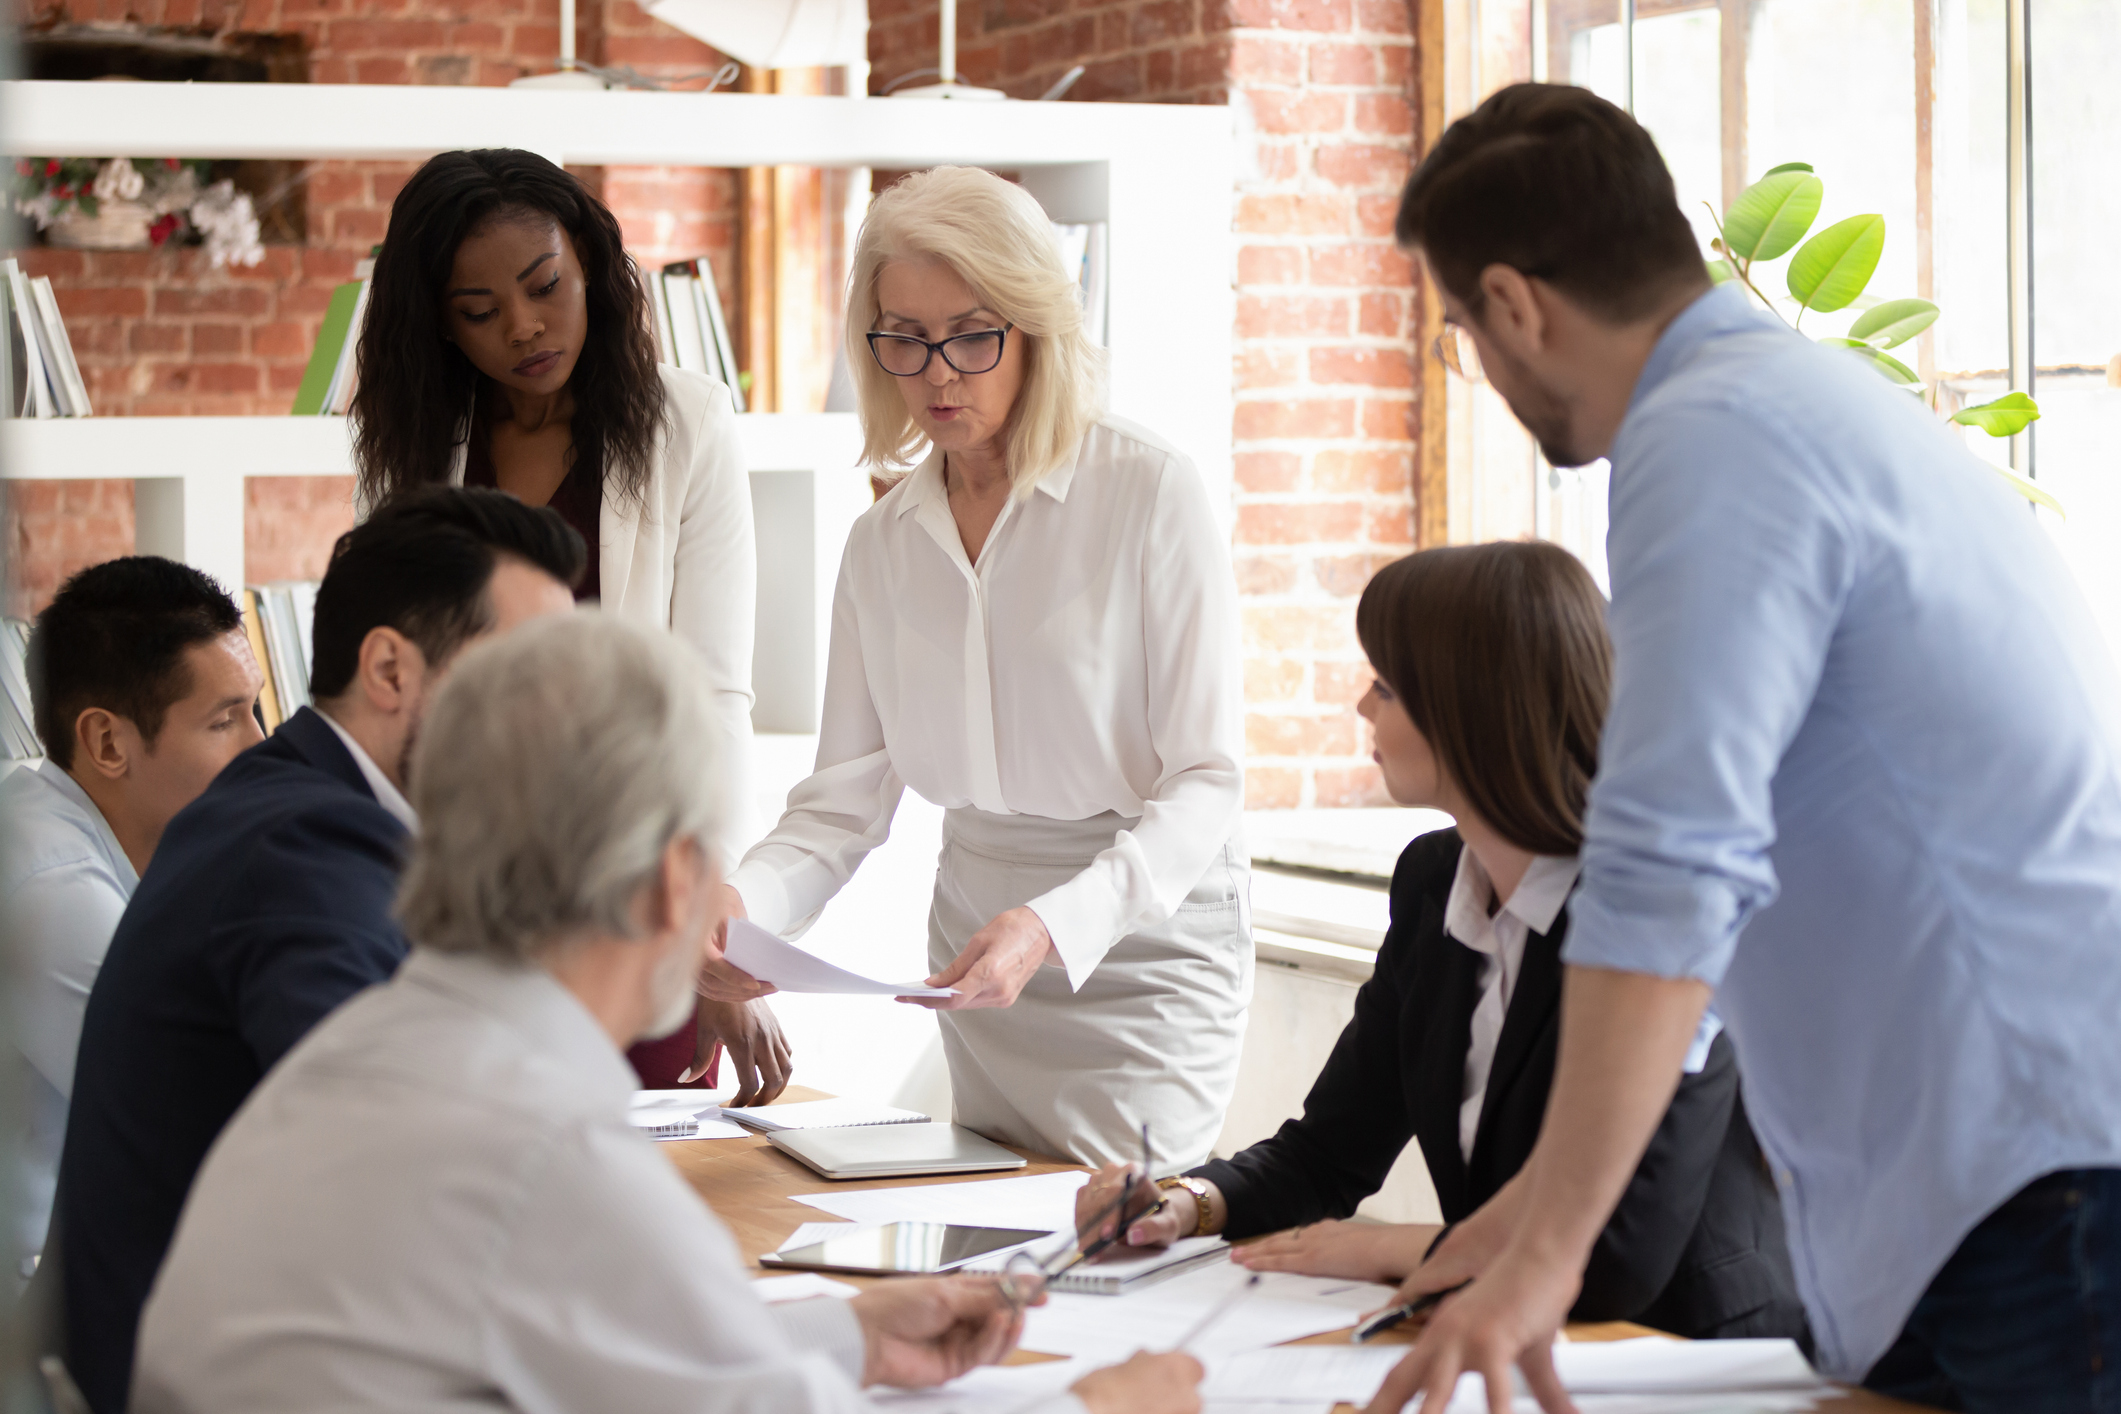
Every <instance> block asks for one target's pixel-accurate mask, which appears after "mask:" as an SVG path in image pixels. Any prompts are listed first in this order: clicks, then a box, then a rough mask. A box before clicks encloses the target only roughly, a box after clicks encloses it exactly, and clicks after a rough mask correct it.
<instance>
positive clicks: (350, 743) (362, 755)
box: [317, 707, 420, 834]
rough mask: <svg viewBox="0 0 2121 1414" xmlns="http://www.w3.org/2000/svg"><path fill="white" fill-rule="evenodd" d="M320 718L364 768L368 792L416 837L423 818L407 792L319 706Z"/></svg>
mask: <svg viewBox="0 0 2121 1414" xmlns="http://www.w3.org/2000/svg"><path fill="white" fill-rule="evenodd" d="M317 715H318V716H319V717H322V718H323V719H324V725H325V726H327V727H330V728H331V730H332V733H333V735H335V736H337V737H338V738H339V744H340V745H342V746H344V747H345V748H346V750H347V751H348V752H349V753H350V754H351V755H352V756H353V761H354V765H356V766H358V767H360V768H361V779H362V780H364V781H366V782H368V793H369V794H370V795H373V796H374V797H375V798H376V804H378V805H380V806H382V807H383V808H384V809H385V810H388V811H389V812H390V813H391V815H392V816H394V817H395V818H396V820H397V822H398V823H399V824H400V825H403V826H404V827H405V828H406V829H407V830H409V831H410V832H412V833H413V834H418V833H419V832H420V817H419V816H417V815H415V814H413V813H412V802H411V801H409V800H407V799H406V798H405V792H403V791H401V790H399V789H398V788H397V786H396V784H395V783H393V782H392V781H391V779H390V777H388V776H386V775H384V774H383V768H382V767H381V766H378V765H377V764H376V763H375V760H374V758H373V757H371V756H370V755H369V754H368V752H367V751H365V750H363V749H362V746H361V743H360V742H358V741H355V740H354V739H353V733H352V732H350V731H348V730H346V728H344V727H342V726H340V725H339V724H338V722H337V721H335V720H333V718H332V715H331V713H329V712H327V711H325V710H324V709H323V708H322V707H319V708H318V709H317Z"/></svg>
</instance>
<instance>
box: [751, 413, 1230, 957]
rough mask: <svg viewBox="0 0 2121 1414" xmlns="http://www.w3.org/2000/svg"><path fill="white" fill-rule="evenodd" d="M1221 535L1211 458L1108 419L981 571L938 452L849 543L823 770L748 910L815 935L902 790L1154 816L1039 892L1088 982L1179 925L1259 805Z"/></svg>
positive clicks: (1008, 517)
mask: <svg viewBox="0 0 2121 1414" xmlns="http://www.w3.org/2000/svg"><path fill="white" fill-rule="evenodd" d="M1225 541H1226V536H1225V534H1224V531H1223V529H1222V527H1221V525H1220V524H1219V523H1218V522H1217V520H1216V517H1215V514H1214V511H1213V509H1212V507H1211V506H1210V505H1209V501H1208V495H1207V488H1206V487H1205V486H1204V485H1203V484H1202V482H1201V479H1200V475H1199V473H1198V472H1197V471H1196V470H1195V469H1194V467H1193V464H1192V463H1191V462H1190V461H1188V460H1187V459H1186V457H1185V456H1184V455H1183V454H1182V453H1180V452H1178V451H1176V450H1174V449H1173V448H1171V447H1170V446H1168V445H1167V444H1165V443H1164V442H1162V441H1160V440H1158V439H1157V438H1156V437H1155V436H1154V435H1153V434H1151V433H1149V432H1147V431H1145V430H1144V429H1142V428H1140V427H1137V426H1135V425H1134V424H1132V423H1129V422H1125V421H1122V420H1120V419H1118V418H1114V417H1106V418H1104V419H1102V420H1101V421H1099V422H1098V423H1096V424H1095V425H1093V426H1092V427H1091V429H1090V431H1089V432H1088V434H1087V435H1086V436H1085V437H1084V439H1083V443H1082V446H1081V447H1080V448H1079V449H1078V450H1077V453H1076V456H1075V459H1074V460H1073V461H1072V462H1070V463H1069V464H1068V465H1066V466H1063V467H1061V468H1060V469H1059V470H1057V471H1055V472H1053V473H1052V474H1051V475H1049V476H1047V477H1046V478H1045V479H1044V480H1043V481H1041V482H1039V483H1038V486H1037V488H1036V489H1035V490H1033V491H1032V492H1031V493H1030V494H1029V495H1028V496H1025V497H1022V498H1017V499H1012V500H1011V501H1010V502H1009V503H1008V505H1007V506H1006V507H1005V508H1004V510H1003V511H1002V514H1001V517H1000V519H998V520H997V521H996V522H995V524H994V528H993V530H992V531H990V532H989V533H988V536H987V540H986V543H985V545H984V546H983V547H982V549H981V552H980V557H979V561H978V563H977V564H974V563H973V562H972V561H971V560H970V559H969V558H968V557H967V556H966V554H965V549H964V545H963V542H962V541H961V539H960V538H959V535H958V530H957V524H956V522H955V521H954V520H953V519H952V517H951V514H950V504H949V496H948V493H947V490H946V488H945V485H944V480H943V464H942V457H941V455H940V454H931V455H930V456H929V458H928V459H927V460H926V461H925V462H923V463H922V464H921V465H920V466H919V467H918V468H917V469H916V470H915V471H914V472H913V473H912V474H911V475H910V476H909V477H907V479H906V480H905V481H904V482H902V483H901V484H900V485H899V486H898V487H897V488H896V489H894V490H893V491H892V492H891V493H890V494H888V495H886V496H885V497H884V498H883V499H882V500H880V501H879V502H878V503H877V504H876V505H874V506H872V507H870V508H869V510H868V511H866V512H865V513H864V514H863V515H862V517H861V519H860V520H859V521H857V522H856V523H855V527H854V531H853V534H852V535H851V536H850V537H849V539H848V541H847V550H846V555H845V557H844V558H843V559H842V561H841V563H840V578H839V588H838V592H837V595H836V597H835V600H834V604H833V617H832V648H831V657H830V663H829V669H828V672H827V674H826V679H825V703H824V712H823V721H822V723H821V726H820V732H819V737H818V754H817V773H816V774H815V775H813V776H811V777H810V779H808V780H806V781H804V782H803V783H802V784H801V785H799V786H797V787H796V788H795V789H794V790H793V791H792V792H790V793H789V797H788V810H787V813H786V814H784V815H783V816H782V817H781V821H780V823H779V825H777V826H776V827H775V828H774V830H773V832H772V833H771V834H769V835H768V836H767V837H766V839H765V840H764V841H762V842H761V843H760V844H759V845H758V846H756V847H755V848H754V849H752V851H751V852H750V853H749V854H748V855H746V856H745V858H744V862H743V864H742V865H741V866H740V867H739V868H738V870H737V872H736V874H735V876H734V877H733V878H732V879H731V882H732V883H733V884H734V885H735V886H736V888H737V891H738V892H739V893H740V894H741V895H743V899H744V907H745V910H746V911H747V912H748V913H749V914H750V915H751V917H752V919H753V920H754V921H756V922H757V923H758V924H759V925H760V926H761V927H764V928H766V929H768V930H769V931H772V932H776V933H782V934H788V933H791V932H793V931H796V930H798V929H800V928H803V927H806V926H808V923H809V922H810V920H811V919H813V918H814V917H815V916H816V915H817V913H818V911H819V910H820V909H821V908H823V907H824V906H825V903H826V901H827V900H828V899H830V898H831V897H832V896H833V894H834V893H836V892H838V890H839V889H840V887H841V886H842V885H844V884H845V883H846V882H847V880H848V878H849V877H850V876H851V875H852V874H853V873H854V870H855V867H856V866H857V865H859V864H860V863H861V861H862V858H863V856H865V855H866V854H867V853H868V852H869V851H870V850H872V849H874V848H875V847H876V846H877V845H878V844H880V843H881V842H882V841H883V839H884V836H885V833H886V832H887V831H888V830H889V828H890V824H891V815H892V812H893V811H894V810H895V809H896V808H897V806H898V800H899V795H900V792H901V791H902V790H903V788H904V787H905V786H911V787H913V789H914V790H916V791H917V792H919V793H920V794H921V795H922V796H924V797H926V798H927V799H929V800H931V801H934V802H935V803H936V804H938V805H941V806H944V807H946V808H954V807H961V806H971V807H974V808H976V809H979V810H982V811H987V812H989V813H993V814H1015V815H1036V816H1043V817H1046V818H1049V819H1055V820H1084V819H1088V818H1090V817H1091V816H1094V815H1098V814H1101V813H1103V812H1106V811H1112V812H1115V813H1117V814H1119V815H1121V816H1124V817H1126V818H1128V819H1134V818H1136V817H1139V819H1140V823H1139V824H1138V825H1136V826H1134V827H1133V828H1132V829H1126V830H1120V831H1117V832H1116V833H1115V838H1114V839H1113V842H1112V845H1111V847H1110V848H1109V849H1106V850H1105V851H1104V852H1103V853H1101V854H1099V855H1098V856H1097V857H1096V858H1095V859H1094V860H1092V861H1091V863H1090V865H1089V867H1087V868H1086V869H1084V870H1083V871H1082V872H1081V873H1080V874H1078V875H1076V876H1075V877H1074V878H1073V879H1070V880H1069V881H1068V882H1066V883H1064V884H1062V885H1061V886H1060V887H1058V888H1056V889H1053V890H1052V891H1050V892H1048V893H1046V894H1043V895H1041V896H1039V897H1038V898H1036V899H1033V900H1031V903H1030V906H1031V908H1032V909H1033V910H1034V911H1036V912H1037V914H1038V916H1039V918H1040V919H1041V920H1042V921H1043V922H1044V923H1045V925H1046V928H1047V930H1048V931H1049V932H1050V933H1051V935H1052V938H1053V945H1054V949H1055V951H1056V952H1058V953H1059V954H1060V958H1061V961H1062V964H1063V965H1064V966H1065V967H1066V968H1067V971H1068V979H1069V981H1070V983H1071V984H1072V985H1074V986H1077V987H1080V986H1081V985H1082V983H1083V980H1084V979H1085V978H1087V977H1088V976H1089V975H1090V973H1091V972H1092V971H1093V970H1094V969H1095V968H1096V967H1097V965H1098V963H1099V962H1100V961H1101V960H1102V959H1103V957H1104V955H1105V953H1106V952H1107V951H1108V950H1109V949H1110V948H1111V946H1112V945H1113V943H1115V942H1117V941H1118V940H1119V939H1120V938H1121V937H1123V936H1125V935H1126V934H1127V933H1128V932H1130V931H1132V930H1134V929H1136V928H1139V927H1144V926H1149V925H1153V924H1155V923H1159V922H1161V921H1163V920H1164V919H1166V918H1169V917H1170V916H1171V914H1172V913H1173V912H1174V911H1175V910H1176V909H1177V907H1178V905H1179V904H1180V903H1181V902H1182V901H1183V900H1184V899H1185V896H1186V894H1187V892H1188V891H1189V890H1190V889H1192V888H1193V886H1194V885H1195V884H1197V883H1198V882H1199V881H1200V878H1201V875H1202V874H1203V873H1205V872H1206V870H1207V867H1208V865H1209V863H1210V862H1211V861H1212V860H1213V859H1214V858H1215V856H1216V854H1217V853H1218V852H1220V851H1221V850H1222V848H1223V846H1224V845H1225V844H1227V843H1228V842H1229V840H1230V838H1231V836H1232V835H1233V834H1234V833H1235V832H1236V830H1237V826H1238V820H1239V812H1240V810H1241V809H1242V806H1243V803H1244V773H1243V769H1242V766H1241V762H1242V759H1243V754H1244V706H1243V694H1242V690H1241V687H1240V682H1239V649H1238V636H1237V596H1236V588H1235V584H1234V583H1233V581H1232V579H1231V573H1230V562H1229V554H1228V550H1227V547H1226V544H1225Z"/></svg>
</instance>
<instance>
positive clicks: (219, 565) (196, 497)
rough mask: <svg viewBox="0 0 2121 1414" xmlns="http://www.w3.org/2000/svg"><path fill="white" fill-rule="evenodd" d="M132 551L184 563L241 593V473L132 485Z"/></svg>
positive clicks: (147, 480) (158, 478)
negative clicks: (161, 556) (165, 557)
mask: <svg viewBox="0 0 2121 1414" xmlns="http://www.w3.org/2000/svg"><path fill="white" fill-rule="evenodd" d="M133 518H134V520H133V549H134V550H135V551H136V552H137V553H139V554H142V555H163V556H167V557H168V558H169V559H172V560H182V561H183V562H184V563H185V564H188V565H190V566H192V567H193V568H195V569H198V570H202V571H204V572H205V573H207V574H209V575H211V576H213V577H214V579H216V580H217V581H219V582H220V585H221V587H222V588H223V589H225V590H227V591H228V592H229V593H230V594H231V595H235V594H240V593H241V592H242V589H243V475H242V473H241V472H239V471H234V470H229V471H223V472H217V473H213V474H204V473H200V472H193V473H192V474H191V475H189V476H156V477H145V476H143V477H138V478H136V479H135V480H134V481H133Z"/></svg>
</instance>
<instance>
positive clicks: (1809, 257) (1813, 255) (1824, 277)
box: [1709, 162, 2063, 515]
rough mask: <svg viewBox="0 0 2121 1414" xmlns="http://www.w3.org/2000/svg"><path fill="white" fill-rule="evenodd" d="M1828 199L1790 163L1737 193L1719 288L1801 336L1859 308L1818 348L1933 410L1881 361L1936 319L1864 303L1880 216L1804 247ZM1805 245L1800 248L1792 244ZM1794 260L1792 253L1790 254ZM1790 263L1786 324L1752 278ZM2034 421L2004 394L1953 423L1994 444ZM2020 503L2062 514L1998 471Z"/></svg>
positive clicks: (1920, 309)
mask: <svg viewBox="0 0 2121 1414" xmlns="http://www.w3.org/2000/svg"><path fill="white" fill-rule="evenodd" d="M1825 196H1826V184H1825V183H1824V182H1822V181H1821V180H1820V179H1819V176H1818V174H1817V173H1815V172H1814V171H1813V170H1812V168H1811V166H1810V165H1809V164H1807V163H1803V162H1786V163H1784V164H1783V165H1782V166H1780V167H1776V168H1774V169H1773V170H1771V171H1770V172H1768V174H1767V175H1766V176H1764V177H1762V178H1761V179H1760V180H1759V181H1757V182H1755V183H1753V184H1752V185H1751V186H1749V187H1747V188H1746V189H1745V190H1744V191H1742V192H1740V193H1739V194H1738V199H1737V200H1736V201H1734V202H1732V203H1731V208H1730V210H1728V211H1726V212H1724V213H1723V215H1722V216H1721V217H1720V218H1718V217H1717V215H1716V211H1715V208H1714V207H1710V208H1709V216H1710V219H1711V220H1714V221H1715V222H1716V231H1717V236H1716V239H1715V240H1714V241H1711V242H1710V248H1711V249H1712V250H1713V251H1715V253H1716V257H1717V258H1715V259H1712V260H1711V261H1710V262H1709V274H1710V275H1711V276H1712V277H1713V278H1714V279H1716V280H1717V281H1718V282H1719V283H1720V282H1723V281H1727V280H1736V281H1738V282H1739V283H1740V284H1742V285H1743V286H1745V288H1746V289H1747V290H1749V291H1751V292H1752V294H1753V296H1754V297H1755V298H1756V299H1758V300H1759V301H1760V303H1761V304H1762V305H1764V306H1766V307H1767V308H1768V309H1769V310H1770V311H1772V312H1773V313H1774V314H1775V315H1776V316H1778V317H1780V318H1782V319H1783V322H1784V323H1786V324H1788V325H1789V326H1790V327H1791V328H1792V329H1799V330H1801V329H1802V328H1803V327H1804V316H1805V315H1807V314H1810V313H1814V312H1816V313H1819V314H1829V313H1832V312H1833V311H1835V310H1840V309H1847V308H1849V307H1850V306H1851V305H1855V306H1857V307H1858V308H1859V309H1860V310H1861V311H1862V312H1861V313H1859V314H1858V315H1857V316H1856V319H1855V322H1854V323H1852V324H1850V325H1849V330H1848V333H1847V334H1845V335H1834V336H1831V337H1827V338H1822V339H1820V340H1819V342H1820V343H1822V344H1827V345H1830V346H1832V347H1835V348H1843V349H1847V350H1848V351H1849V352H1850V353H1851V354H1853V355H1855V356H1856V357H1858V358H1861V359H1862V360H1863V361H1864V362H1866V363H1868V364H1869V365H1870V366H1871V367H1872V368H1873V369H1875V370H1876V371H1877V372H1878V373H1880V374H1882V375H1884V377H1885V378H1886V379H1887V380H1888V381H1890V382H1891V383H1893V384H1894V385H1895V386H1896V387H1900V388H1905V389H1906V390H1907V391H1908V392H1910V393H1912V394H1914V395H1915V396H1916V397H1918V398H1921V399H1922V400H1923V401H1924V402H1926V403H1927V404H1928V405H1929V406H1930V407H1932V408H1935V407H1937V406H1938V390H1937V389H1936V388H1935V387H1926V386H1925V385H1924V383H1923V381H1922V378H1921V377H1920V375H1918V374H1917V373H1916V372H1915V371H1914V370H1913V369H1911V368H1909V367H1908V366H1907V365H1906V364H1904V363H1902V362H1901V361H1900V360H1899V359H1897V358H1894V357H1893V356H1892V355H1891V354H1890V353H1888V352H1887V350H1889V349H1894V348H1898V347H1899V346H1900V345H1902V344H1904V343H1906V342H1907V341H1908V340H1910V339H1912V338H1914V337H1915V336H1916V335H1918V334H1920V333H1921V332H1922V331H1923V330H1925V329H1927V328H1929V327H1930V325H1932V324H1934V323H1936V322H1937V316H1938V314H1939V312H1940V311H1939V310H1938V308H1937V306H1936V305H1934V304H1932V303H1931V302H1930V301H1928V300H1926V299H1891V300H1875V299H1868V300H1867V299H1866V298H1865V297H1864V293H1863V292H1864V289H1865V287H1866V286H1868V285H1869V284H1870V282H1871V276H1872V275H1874V274H1876V273H1877V270H1878V257H1879V256H1880V255H1882V254H1883V253H1884V251H1885V217H1883V216H1881V215H1878V214H1876V213H1871V214H1867V215H1861V216H1851V217H1849V218H1847V219H1846V220H1842V221H1836V222H1835V223H1834V224H1833V225H1831V226H1828V227H1827V228H1826V229H1825V230H1823V231H1821V232H1819V233H1818V234H1817V235H1814V236H1812V237H1811V239H1809V240H1805V234H1806V232H1808V231H1810V230H1811V229H1812V223H1813V222H1814V221H1816V220H1818V219H1819V208H1820V205H1821V204H1822V202H1823V201H1824V200H1825ZM1799 241H1803V242H1804V243H1803V244H1802V245H1799V244H1798V242H1799ZM1793 251H1794V252H1795V254H1791V253H1792V252H1793ZM1785 255H1788V256H1790V263H1789V267H1788V269H1787V270H1786V271H1785V273H1784V277H1783V283H1784V285H1785V286H1786V287H1787V288H1788V290H1789V298H1790V300H1791V301H1793V302H1794V303H1795V306H1796V311H1797V312H1796V316H1795V318H1790V317H1788V316H1785V315H1784V314H1783V312H1782V310H1781V309H1779V308H1777V307H1776V301H1774V300H1772V299H1770V298H1769V297H1768V296H1767V295H1766V294H1765V293H1764V292H1763V291H1762V290H1761V288H1760V286H1759V285H1758V284H1756V283H1754V272H1755V270H1756V268H1757V267H1759V266H1760V265H1762V264H1763V263H1765V262H1768V261H1773V260H1779V259H1781V258H1782V257H1783V256H1785ZM2039 416H2040V406H2039V404H2037V403H2035V402H2034V401H2033V400H2032V399H2031V398H2029V397H2027V396H2026V395H2025V394H2023V393H2015V392H2014V393H2005V394H2004V395H2003V396H2002V397H2000V398H1997V399H1995V400H1993V401H1991V402H1986V403H1981V404H1979V405H1978V406H1975V407H1969V408H1962V409H1961V410H1959V411H1958V412H1956V413H1954V414H1952V419H1951V420H1952V421H1953V422H1956V423H1959V424H1961V425H1962V426H1967V427H1977V428H1979V429H1980V430H1981V431H1983V432H1986V433H1987V434H1988V435H1989V436H1991V437H2014V436H2016V435H2017V434H2018V433H2020V432H2023V431H2024V430H2025V429H2026V428H2027V427H2028V426H2030V425H2031V424H2032V423H2033V422H2035V421H2037V420H2038V419H2039ZM1995 470H1996V472H1997V474H1998V475H2000V476H2002V477H2003V478H2004V479H2005V480H2007V481H2008V482H2010V484H2011V486H2012V488H2013V489H2014V490H2016V491H2017V492H2018V494H2019V495H2021V496H2024V497H2025V498H2026V499H2027V500H2029V501H2034V502H2037V503H2038V504H2040V505H2043V506H2046V507H2048V508H2049V509H2050V510H2053V511H2054V512H2055V513H2056V514H2058V515H2060V514H2063V510H2062V505H2061V503H2060V502H2059V501H2057V500H2056V499H2055V498H2054V497H2053V496H2050V495H2049V494H2048V493H2047V492H2046V491H2043V490H2042V489H2041V488H2040V487H2039V486H2038V485H2036V484H2035V483H2033V482H2032V481H2029V480H2027V479H2026V478H2025V477H2022V476H2018V475H2016V474H2014V473H2012V472H2009V471H2005V470H2004V469H2003V468H2001V467H1997V468H1995Z"/></svg>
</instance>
